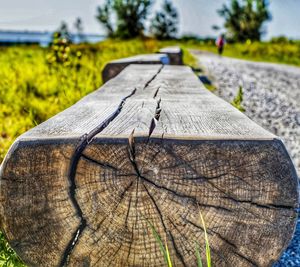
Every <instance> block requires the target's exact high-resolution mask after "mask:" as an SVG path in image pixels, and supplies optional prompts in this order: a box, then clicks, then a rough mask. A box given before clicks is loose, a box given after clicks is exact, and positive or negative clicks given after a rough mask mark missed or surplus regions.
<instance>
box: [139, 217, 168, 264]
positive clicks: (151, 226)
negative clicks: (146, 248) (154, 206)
mask: <svg viewBox="0 0 300 267" xmlns="http://www.w3.org/2000/svg"><path fill="white" fill-rule="evenodd" d="M143 217H144V216H143ZM145 220H146V221H147V223H148V224H149V226H150V228H151V230H152V234H153V235H154V237H155V239H156V241H157V243H158V244H159V248H160V250H161V252H162V253H163V255H164V259H165V262H166V263H167V264H168V267H172V265H171V266H169V258H170V255H169V251H168V247H166V248H167V249H166V248H165V247H164V244H163V242H162V240H161V237H160V235H159V234H158V232H157V231H156V229H155V227H154V225H153V224H152V223H150V222H149V221H148V220H147V219H146V218H145Z"/></svg>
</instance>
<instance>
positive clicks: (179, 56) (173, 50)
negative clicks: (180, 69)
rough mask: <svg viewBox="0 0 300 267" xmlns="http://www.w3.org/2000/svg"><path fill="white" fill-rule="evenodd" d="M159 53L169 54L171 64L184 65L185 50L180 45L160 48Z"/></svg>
mask: <svg viewBox="0 0 300 267" xmlns="http://www.w3.org/2000/svg"><path fill="white" fill-rule="evenodd" d="M159 53H163V54H167V55H168V57H169V59H170V65H183V51H182V49H181V48H180V47H177V46H170V47H165V48H162V49H160V50H159Z"/></svg>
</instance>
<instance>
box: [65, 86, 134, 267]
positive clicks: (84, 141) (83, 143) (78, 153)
mask: <svg viewBox="0 0 300 267" xmlns="http://www.w3.org/2000/svg"><path fill="white" fill-rule="evenodd" d="M135 93H136V88H135V89H134V90H133V91H132V92H131V93H130V94H129V95H127V96H126V97H124V98H123V99H122V100H121V102H120V104H119V105H118V107H117V109H116V110H115V112H113V113H112V114H111V115H110V116H109V117H108V118H107V119H105V120H104V121H103V122H101V124H99V126H97V127H96V128H95V129H93V130H92V131H91V132H90V133H88V134H85V135H83V136H82V138H81V140H80V142H79V144H78V146H77V147H76V149H75V152H74V154H73V157H72V159H71V164H70V169H69V181H70V186H69V195H70V199H71V202H72V204H73V206H74V208H75V210H76V215H77V216H78V217H79V218H80V224H79V226H78V227H77V229H76V231H75V232H74V233H73V235H72V238H71V240H70V241H69V243H68V245H67V247H66V248H65V251H64V253H63V255H62V259H61V262H60V266H62V267H63V266H67V265H68V262H69V258H70V255H71V254H72V252H73V250H74V248H75V246H76V244H77V242H78V240H79V238H80V236H81V234H82V232H83V231H84V229H85V228H86V225H87V221H86V219H85V217H84V216H83V212H82V210H81V207H80V205H79V203H78V201H77V198H76V189H77V185H76V181H75V176H76V171H77V166H78V162H79V159H80V158H81V157H82V153H83V151H84V150H85V148H86V147H87V145H88V144H89V143H90V142H91V141H92V140H93V138H94V137H95V136H96V135H97V134H99V133H100V132H102V131H103V130H104V129H105V128H106V127H107V126H108V125H109V124H110V123H111V122H112V121H113V120H114V119H115V118H116V117H117V116H118V115H119V114H120V112H121V111H122V109H123V106H124V104H125V102H126V100H127V99H128V98H130V97H131V96H133V95H134V94H135Z"/></svg>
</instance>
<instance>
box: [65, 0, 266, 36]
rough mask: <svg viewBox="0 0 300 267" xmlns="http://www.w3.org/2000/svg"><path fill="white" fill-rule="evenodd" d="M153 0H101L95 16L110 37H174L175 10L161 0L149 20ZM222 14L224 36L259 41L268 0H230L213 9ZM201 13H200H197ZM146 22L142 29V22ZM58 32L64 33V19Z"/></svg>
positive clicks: (79, 25) (80, 28) (80, 29)
mask: <svg viewBox="0 0 300 267" xmlns="http://www.w3.org/2000/svg"><path fill="white" fill-rule="evenodd" d="M153 4H154V0H105V2H104V4H103V5H101V6H98V7H97V14H96V19H97V20H98V21H99V23H100V24H101V25H102V26H103V27H104V29H105V30H106V33H107V36H108V37H110V38H121V39H130V38H136V37H139V36H144V35H145V34H146V33H145V32H147V34H150V35H151V36H153V37H155V38H157V39H174V38H176V36H177V33H178V26H179V13H178V11H177V9H176V7H175V6H174V5H173V3H172V2H171V0H163V3H162V6H161V9H160V10H159V11H156V12H155V14H154V16H152V18H151V19H150V21H149V17H150V15H151V14H150V13H151V7H152V6H153ZM217 12H218V14H219V15H220V16H221V17H223V18H224V25H223V29H222V28H221V27H220V26H215V25H214V26H213V29H214V30H217V31H220V30H221V29H222V30H224V31H226V38H227V39H228V40H229V41H233V42H245V41H247V40H251V41H259V40H261V37H262V35H263V34H264V33H265V27H264V26H265V22H266V21H269V20H271V18H272V16H271V13H270V11H269V1H268V0H230V1H229V2H228V3H227V4H223V6H222V7H221V8H220V9H219V10H217ZM199 15H200V16H201V13H200V14H199ZM148 21H149V22H150V23H149V27H148V29H146V24H147V23H146V22H148ZM74 26H75V29H76V30H77V34H78V36H79V38H82V39H83V38H84V35H83V26H82V21H81V20H80V19H79V18H78V19H77V20H76V22H75V24H74ZM59 32H61V33H62V35H63V36H64V37H68V34H67V32H68V29H67V25H66V23H63V24H62V25H61V27H60V30H59Z"/></svg>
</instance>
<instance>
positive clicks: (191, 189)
mask: <svg viewBox="0 0 300 267" xmlns="http://www.w3.org/2000/svg"><path fill="white" fill-rule="evenodd" d="M0 177H1V180H0V215H1V229H2V230H3V231H4V233H5V235H6V237H7V238H8V240H9V242H10V244H11V246H12V247H13V248H14V249H15V250H16V251H17V253H18V254H19V255H20V256H21V258H22V259H23V260H24V261H25V263H26V264H28V265H29V266H66V265H68V266H165V263H164V257H163V254H162V253H161V251H160V249H159V244H158V242H157V241H156V238H155V236H154V235H153V232H152V226H154V227H155V229H156V231H157V232H158V233H159V234H160V236H161V237H162V239H163V240H167V241H166V242H167V244H168V248H169V250H170V256H171V259H172V261H173V265H174V266H196V252H195V244H197V243H198V244H199V246H200V247H201V255H202V257H203V258H205V249H204V234H203V225H202V224H201V221H200V219H199V213H200V211H201V213H202V214H203V217H204V220H205V223H206V227H207V231H208V237H209V242H210V248H211V253H212V262H213V265H214V266H242V267H243V266H271V265H272V264H273V263H274V262H275V261H276V260H277V259H278V258H279V256H280V254H281V253H282V252H283V250H284V249H285V248H286V247H287V245H288V243H289V241H290V239H291V237H292V235H293V231H294V228H295V224H296V217H297V213H296V210H295V209H296V207H297V206H298V191H297V177H296V172H295V169H294V166H293V164H292V162H291V160H290V157H289V156H288V154H287V152H286V150H285V147H284V145H283V144H282V142H281V141H280V140H279V139H277V137H276V136H274V135H272V134H270V133H269V132H267V131H265V130H264V129H262V128H261V127H259V126H258V125H256V124H255V123H254V122H253V121H251V120H250V119H248V118H247V117H246V116H245V115H244V114H242V113H241V112H239V111H238V110H236V109H235V108H233V107H232V106H231V105H229V104H228V103H226V102H224V101H223V100H221V99H219V98H218V97H216V96H215V95H213V94H212V93H210V92H209V91H207V90H206V89H205V88H204V86H203V85H202V84H201V83H200V82H199V80H198V78H197V77H196V76H195V75H194V74H193V72H192V70H191V69H190V68H188V67H183V66H161V65H131V66H129V67H127V68H126V70H124V71H123V72H122V73H121V74H120V75H118V77H116V78H115V79H112V80H110V81H109V82H108V83H106V84H105V85H104V86H103V87H102V88H101V90H98V91H95V92H94V93H92V94H90V95H88V96H86V97H85V98H83V99H82V100H81V101H79V102H78V103H77V104H75V105H74V106H72V107H70V108H69V109H67V110H65V111H64V112H62V113H60V114H58V115H56V116H55V117H53V118H51V119H50V120H48V121H46V122H45V123H42V124H41V125H39V126H37V127H35V128H34V129H32V130H30V131H29V132H27V133H25V134H24V135H22V136H21V137H20V138H18V140H17V141H16V142H15V143H14V145H13V146H12V148H11V149H10V151H9V153H8V154H7V156H6V158H5V160H4V162H3V165H2V168H1V174H0ZM151 225H152V226H151Z"/></svg>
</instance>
